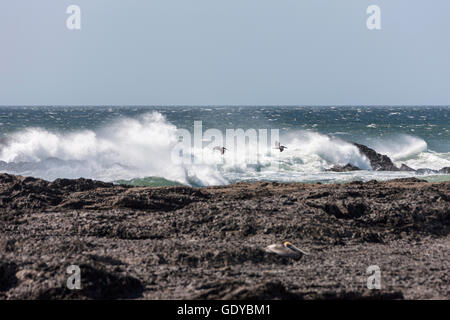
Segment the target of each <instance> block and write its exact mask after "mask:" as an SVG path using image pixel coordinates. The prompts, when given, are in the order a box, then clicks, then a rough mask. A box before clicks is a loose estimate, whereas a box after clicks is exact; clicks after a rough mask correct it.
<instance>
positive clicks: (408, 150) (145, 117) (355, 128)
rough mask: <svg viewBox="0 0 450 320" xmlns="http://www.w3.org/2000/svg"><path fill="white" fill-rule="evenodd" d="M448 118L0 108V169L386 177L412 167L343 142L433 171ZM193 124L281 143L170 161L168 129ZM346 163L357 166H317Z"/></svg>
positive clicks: (448, 132)
mask: <svg viewBox="0 0 450 320" xmlns="http://www.w3.org/2000/svg"><path fill="white" fill-rule="evenodd" d="M449 120H450V107H426V106H418V107H388V106H384V107H364V106H361V107H344V106H341V107H293V106H289V107H288V106H286V107H283V106H254V107H225V106H220V107H219V106H218V107H214V106H212V107H183V106H167V107H48V106H42V107H1V108H0V160H1V161H2V163H1V164H0V170H1V171H4V172H10V173H14V174H22V175H32V176H37V177H41V178H45V179H50V180H52V179H56V178H59V177H65V178H78V177H86V178H94V179H100V180H104V181H119V180H120V181H121V182H124V181H129V183H131V184H136V185H152V186H153V185H167V184H189V185H200V186H201V185H219V184H227V183H231V182H236V181H258V180H276V181H287V182H291V181H303V182H315V181H321V182H345V181H351V180H369V179H380V180H386V179H392V178H397V177H404V176H411V175H414V174H411V173H392V172H374V171H373V170H371V168H370V166H367V162H366V160H365V159H364V157H362V156H361V155H359V154H358V153H357V151H355V150H354V148H353V147H352V146H351V145H350V144H348V143H347V142H346V141H355V142H358V143H362V144H365V145H368V146H369V147H372V148H374V149H375V150H377V151H378V152H380V153H383V154H387V155H388V156H390V157H391V158H392V159H393V160H394V162H395V163H396V164H401V163H405V164H407V165H409V166H411V167H413V168H416V169H418V168H425V167H426V168H432V169H440V168H442V167H448V166H450V126H449V123H450V121H449ZM194 121H202V125H203V131H205V130H207V129H211V128H215V129H218V130H220V131H221V132H224V133H225V130H226V129H238V128H242V129H244V130H246V129H251V128H253V129H257V130H258V129H279V132H280V138H279V139H280V141H281V142H282V144H284V145H286V146H288V149H286V151H284V152H283V153H281V154H280V153H279V152H278V153H274V152H272V153H273V154H268V153H264V154H263V153H261V154H258V159H257V161H256V162H252V163H249V161H248V159H244V158H243V157H242V156H241V154H240V153H239V152H237V151H236V150H231V151H228V152H227V153H226V154H225V155H224V156H220V155H219V154H218V153H215V152H213V151H211V150H212V148H211V145H207V146H204V148H205V150H206V149H207V151H208V152H209V153H208V154H207V155H206V157H205V158H206V160H205V161H203V162H202V163H198V164H192V165H186V164H174V163H173V162H172V161H171V158H170V153H171V151H172V150H173V147H174V144H176V142H177V136H176V130H177V129H187V130H189V131H191V132H192V131H193V125H194ZM269 149H270V148H269ZM272 149H273V148H272ZM210 151H211V152H210ZM252 152H253V151H252ZM257 152H258V151H255V153H257ZM348 162H350V163H352V164H355V165H358V166H359V167H361V168H363V169H365V170H362V171H359V172H352V173H341V174H338V173H330V172H325V169H326V168H329V167H331V166H332V165H333V164H336V163H339V164H346V163H348ZM269 163H270V164H269ZM273 163H276V170H275V169H274V166H273ZM426 178H427V179H431V180H436V181H441V180H444V181H447V180H450V178H449V177H448V176H445V175H431V176H427V177H426Z"/></svg>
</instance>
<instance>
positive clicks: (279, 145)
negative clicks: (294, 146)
mask: <svg viewBox="0 0 450 320" xmlns="http://www.w3.org/2000/svg"><path fill="white" fill-rule="evenodd" d="M287 148H288V147H286V146H282V145H281V144H280V142H279V141H275V148H274V149H278V150H280V152H283V151H284V149H287Z"/></svg>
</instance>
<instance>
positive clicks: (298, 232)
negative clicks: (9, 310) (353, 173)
mask: <svg viewBox="0 0 450 320" xmlns="http://www.w3.org/2000/svg"><path fill="white" fill-rule="evenodd" d="M0 203H1V204H2V206H1V207H0V299H121V298H131V299H134V298H137V299H141V298H143V299H195V298H204V299H212V298H217V299H262V298H264V299H401V298H403V297H404V298H406V299H411V298H428V299H433V298H439V299H449V298H450V296H449V290H448V283H449V282H450V278H449V274H448V248H449V247H450V211H449V208H450V182H441V183H429V182H426V181H423V180H419V179H416V178H405V179H397V180H391V181H386V182H377V181H369V182H366V183H364V182H352V183H348V184H303V183H288V184H283V183H267V182H264V183H263V182H261V183H239V184H235V185H229V186H221V187H208V188H190V187H179V186H177V187H161V188H148V187H128V186H121V185H111V184H105V183H102V182H96V181H92V180H85V179H78V180H64V179H62V180H57V181H55V182H53V183H50V182H47V181H43V180H40V179H34V178H25V177H17V176H12V175H7V174H0ZM283 241H291V242H292V243H293V244H294V245H296V246H298V247H299V248H302V249H304V250H306V251H308V252H309V253H310V254H309V255H305V256H304V257H302V259H300V260H299V261H295V260H292V259H285V258H281V257H279V256H277V255H275V254H270V253H267V252H265V251H264V248H265V247H266V246H267V245H269V244H273V243H281V242H283ZM72 264H75V265H79V266H80V267H81V270H82V273H81V286H82V290H80V291H70V290H68V289H67V288H66V287H65V283H66V280H67V277H68V275H67V274H66V268H67V267H68V266H69V265H72ZM374 264H376V265H379V266H380V267H381V268H382V275H383V276H382V277H383V278H382V279H383V280H382V283H383V287H382V290H381V291H379V292H378V291H377V294H375V293H374V292H370V293H368V292H367V289H366V282H367V275H366V268H367V267H368V266H369V265H374Z"/></svg>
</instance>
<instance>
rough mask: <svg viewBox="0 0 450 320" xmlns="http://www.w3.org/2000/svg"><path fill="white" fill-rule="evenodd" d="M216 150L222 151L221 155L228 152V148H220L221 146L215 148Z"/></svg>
mask: <svg viewBox="0 0 450 320" xmlns="http://www.w3.org/2000/svg"><path fill="white" fill-rule="evenodd" d="M214 150H218V151H220V154H222V155H223V154H225V150H228V149H227V148H225V147H219V146H217V147H214Z"/></svg>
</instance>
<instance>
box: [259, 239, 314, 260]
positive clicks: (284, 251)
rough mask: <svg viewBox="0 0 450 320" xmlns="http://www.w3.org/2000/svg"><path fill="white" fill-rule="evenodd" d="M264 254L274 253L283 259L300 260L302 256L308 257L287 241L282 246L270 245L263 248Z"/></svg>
mask: <svg viewBox="0 0 450 320" xmlns="http://www.w3.org/2000/svg"><path fill="white" fill-rule="evenodd" d="M265 251H266V252H269V253H275V254H277V255H279V256H281V257H284V258H293V259H296V260H298V259H300V258H301V257H302V256H303V255H309V253H307V252H305V251H303V250H301V249H299V248H297V247H296V246H294V245H293V244H292V243H290V242H289V241H286V242H284V243H283V244H271V245H269V246H267V247H266V248H265Z"/></svg>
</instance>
